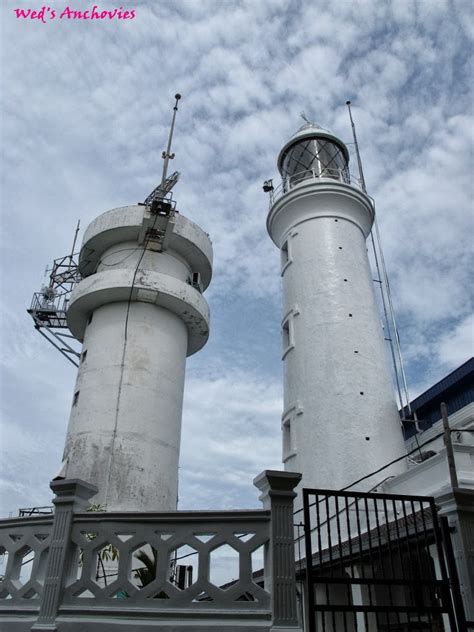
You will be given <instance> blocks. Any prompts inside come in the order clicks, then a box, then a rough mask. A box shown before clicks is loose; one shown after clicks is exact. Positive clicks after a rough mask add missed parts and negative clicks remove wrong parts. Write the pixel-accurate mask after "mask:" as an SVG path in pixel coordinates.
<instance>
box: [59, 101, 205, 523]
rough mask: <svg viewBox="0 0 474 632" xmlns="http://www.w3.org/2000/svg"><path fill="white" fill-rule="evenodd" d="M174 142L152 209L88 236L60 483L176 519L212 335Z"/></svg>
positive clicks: (111, 216)
mask: <svg viewBox="0 0 474 632" xmlns="http://www.w3.org/2000/svg"><path fill="white" fill-rule="evenodd" d="M178 98H179V95H177V99H178ZM176 103H177V101H176ZM176 110H177V106H175V113H176ZM173 122H174V118H173ZM170 143H171V134H170V141H169V144H168V152H167V153H166V152H164V154H163V157H164V158H165V168H164V172H163V180H162V184H161V185H160V187H158V188H157V189H156V190H155V192H154V194H152V196H151V197H150V196H149V197H150V199H147V202H146V203H145V204H142V205H135V206H126V207H123V208H116V209H113V210H110V211H108V212H106V213H104V214H102V215H100V216H99V217H97V218H96V219H95V220H94V221H93V222H92V223H91V224H90V225H89V227H88V228H87V230H86V232H85V234H84V238H83V242H82V246H81V251H80V255H79V271H80V273H81V275H82V280H81V282H80V283H79V284H78V285H77V286H76V288H75V289H74V291H73V293H72V295H71V299H70V302H69V306H68V309H67V324H68V326H69V329H70V331H71V332H72V334H73V335H74V336H75V337H76V338H77V339H78V340H80V341H82V342H83V347H82V354H81V358H80V365H79V370H78V375H77V381H76V386H75V390H74V396H73V402H72V410H71V416H70V421H69V427H68V432H67V438H66V446H65V451H64V459H65V466H64V472H63V475H64V476H67V477H68V478H81V479H83V480H86V481H88V482H91V483H93V484H94V485H96V486H97V487H98V489H99V492H98V494H97V496H96V497H95V498H94V499H93V502H94V503H98V504H100V505H102V506H105V507H106V508H107V510H109V511H119V510H120V511H172V510H175V509H176V506H177V495H178V459H179V451H180V436H181V416H182V403H183V390H184V373H185V362H186V357H187V356H189V355H191V354H193V353H195V352H196V351H199V349H201V348H202V347H203V346H204V345H205V343H206V341H207V339H208V335H209V310H208V306H207V303H206V301H205V299H204V297H203V296H202V291H203V290H205V289H206V287H207V286H208V285H209V282H210V279H211V273H212V246H211V242H210V239H209V237H208V235H207V234H206V233H205V232H203V231H202V230H201V228H199V226H197V225H196V224H194V223H193V222H191V221H190V220H188V219H186V218H185V217H184V216H183V215H181V214H180V213H179V212H178V210H177V209H176V205H175V202H174V201H173V200H172V199H171V197H170V195H169V194H166V190H167V188H169V187H168V183H169V180H170V179H166V180H165V175H166V164H167V160H168V159H169V158H172V157H173V155H170V154H169V151H170ZM175 175H176V174H175Z"/></svg>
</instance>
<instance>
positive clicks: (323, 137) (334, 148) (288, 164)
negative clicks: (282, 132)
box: [277, 123, 350, 188]
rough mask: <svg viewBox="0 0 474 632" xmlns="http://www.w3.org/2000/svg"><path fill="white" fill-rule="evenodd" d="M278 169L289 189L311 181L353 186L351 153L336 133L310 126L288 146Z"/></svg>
mask: <svg viewBox="0 0 474 632" xmlns="http://www.w3.org/2000/svg"><path fill="white" fill-rule="evenodd" d="M277 164H278V169H279V171H280V174H281V176H282V178H283V180H284V182H287V183H288V186H289V187H290V188H291V186H294V185H295V184H297V183H299V182H301V181H302V180H306V179H307V178H332V179H335V180H340V181H342V182H346V183H349V181H350V178H349V169H348V165H349V151H348V149H347V147H346V145H345V144H344V143H343V142H342V141H341V140H340V139H339V138H338V137H337V136H335V135H334V134H332V133H331V132H329V131H328V130H325V129H323V128H322V127H320V126H319V125H317V124H315V123H306V124H305V125H302V126H301V127H300V128H299V129H298V131H297V132H296V133H295V134H294V135H293V136H292V137H291V138H290V139H289V140H288V142H286V143H285V145H284V146H283V148H282V149H281V151H280V154H279V156H278V162H277Z"/></svg>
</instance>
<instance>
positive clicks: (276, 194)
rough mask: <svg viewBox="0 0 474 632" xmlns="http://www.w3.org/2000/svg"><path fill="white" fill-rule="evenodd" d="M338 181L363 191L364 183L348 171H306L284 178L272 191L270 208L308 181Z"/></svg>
mask: <svg viewBox="0 0 474 632" xmlns="http://www.w3.org/2000/svg"><path fill="white" fill-rule="evenodd" d="M322 179H330V180H338V181H339V182H343V183H344V184H349V185H351V186H354V187H356V188H358V189H360V190H363V188H362V183H361V181H360V179H359V178H357V177H356V176H355V175H353V174H351V173H349V171H348V170H347V169H329V168H327V169H326V168H325V169H323V170H322V171H316V170H315V169H305V170H303V171H299V172H298V173H294V174H293V175H292V176H288V177H286V178H284V179H283V180H282V182H281V184H279V185H278V186H277V187H276V188H275V189H273V190H271V191H270V206H273V204H274V203H275V202H276V201H277V200H279V199H280V198H281V197H283V195H285V194H286V193H288V192H289V191H291V189H294V188H295V187H296V186H298V185H300V184H303V183H306V182H307V181H308V180H318V181H319V180H322Z"/></svg>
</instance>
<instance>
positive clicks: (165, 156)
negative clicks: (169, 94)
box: [161, 94, 181, 189]
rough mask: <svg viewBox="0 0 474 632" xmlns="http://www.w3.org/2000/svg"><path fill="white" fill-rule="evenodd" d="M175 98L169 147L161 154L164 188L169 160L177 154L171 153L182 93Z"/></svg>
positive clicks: (162, 183) (163, 186)
mask: <svg viewBox="0 0 474 632" xmlns="http://www.w3.org/2000/svg"><path fill="white" fill-rule="evenodd" d="M174 98H175V99H176V102H175V104H174V108H173V120H172V121H171V129H170V135H169V137H168V147H167V148H166V151H164V152H163V153H162V154H161V157H162V158H163V159H164V161H165V162H164V164H163V175H162V176H161V187H162V188H163V189H164V188H165V184H166V176H167V173H168V162H169V161H170V160H173V158H174V156H175V154H172V153H171V141H172V140H173V132H174V122H175V120H176V112H177V111H178V101H179V100H180V99H181V95H180V94H175V95H174Z"/></svg>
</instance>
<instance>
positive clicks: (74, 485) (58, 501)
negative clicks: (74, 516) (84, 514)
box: [49, 478, 98, 509]
mask: <svg viewBox="0 0 474 632" xmlns="http://www.w3.org/2000/svg"><path fill="white" fill-rule="evenodd" d="M49 486H50V488H51V489H52V491H53V492H54V493H55V494H56V496H55V498H53V504H54V505H62V504H67V503H70V504H72V505H73V506H74V509H85V508H87V506H88V501H89V499H90V498H92V496H95V494H97V492H98V489H97V487H96V486H95V485H92V484H91V483H86V481H83V480H81V479H80V478H64V479H59V480H53V481H51V482H50V484H49Z"/></svg>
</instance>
